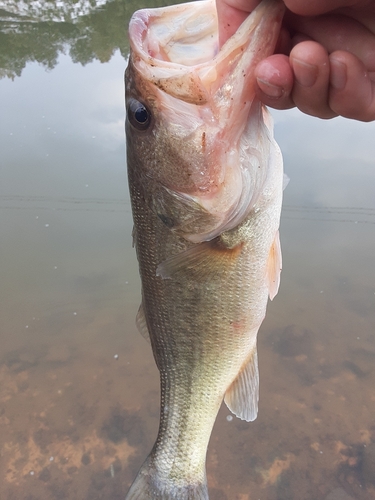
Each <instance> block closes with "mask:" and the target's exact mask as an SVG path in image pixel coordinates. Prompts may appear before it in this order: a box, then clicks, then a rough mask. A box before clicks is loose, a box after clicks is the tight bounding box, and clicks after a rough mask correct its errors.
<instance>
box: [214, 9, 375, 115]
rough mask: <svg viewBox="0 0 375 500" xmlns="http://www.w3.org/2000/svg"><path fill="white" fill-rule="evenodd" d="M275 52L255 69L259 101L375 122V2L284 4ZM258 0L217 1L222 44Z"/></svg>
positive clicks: (315, 113)
mask: <svg viewBox="0 0 375 500" xmlns="http://www.w3.org/2000/svg"><path fill="white" fill-rule="evenodd" d="M284 2H285V4H286V7H287V12H286V15H285V18H284V22H283V28H282V32H281V35H280V39H279V43H278V47H277V50H276V52H278V53H276V54H274V55H273V56H271V57H268V58H267V59H264V60H263V61H261V62H260V63H259V64H258V66H257V68H256V70H255V74H256V78H257V83H258V85H257V94H258V97H259V99H260V100H261V101H262V102H264V104H267V105H268V106H270V107H272V108H276V109H288V108H291V107H294V106H297V107H298V108H299V109H300V110H301V111H303V112H304V113H306V114H309V115H312V116H317V117H319V118H333V117H334V116H338V115H341V116H344V117H346V118H353V119H356V120H361V121H371V120H374V119H375V1H374V0H331V1H330V2H327V1H326V0H311V1H310V2H306V0H284ZM258 3H259V0H216V4H217V10H218V18H219V37H220V43H221V44H223V43H224V42H225V41H226V40H227V39H228V38H229V37H230V36H231V35H232V34H233V33H234V32H235V31H236V29H237V28H238V26H239V25H240V24H241V22H242V21H243V20H244V19H245V18H246V17H247V16H248V14H249V12H251V11H252V10H253V9H254V8H255V7H256V5H257V4H258Z"/></svg>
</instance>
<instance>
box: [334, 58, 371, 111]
mask: <svg viewBox="0 0 375 500" xmlns="http://www.w3.org/2000/svg"><path fill="white" fill-rule="evenodd" d="M329 60H330V69H331V76H330V82H331V91H330V94H329V106H330V107H331V109H332V110H334V111H335V112H336V113H337V114H339V115H342V116H345V117H346V118H352V119H355V120H361V121H371V120H375V82H374V81H373V80H371V75H369V73H368V72H367V71H366V68H365V66H364V64H363V63H362V61H360V60H359V59H358V58H357V57H355V56H354V55H353V54H350V53H349V52H344V51H337V52H333V53H332V54H331V55H330V57H329Z"/></svg>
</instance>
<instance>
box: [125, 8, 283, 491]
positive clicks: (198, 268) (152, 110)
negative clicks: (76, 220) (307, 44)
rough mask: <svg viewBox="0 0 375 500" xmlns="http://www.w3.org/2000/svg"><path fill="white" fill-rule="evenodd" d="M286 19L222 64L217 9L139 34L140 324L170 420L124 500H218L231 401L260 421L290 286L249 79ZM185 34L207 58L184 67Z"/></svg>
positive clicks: (136, 192) (247, 28) (135, 200)
mask: <svg viewBox="0 0 375 500" xmlns="http://www.w3.org/2000/svg"><path fill="white" fill-rule="evenodd" d="M282 13H283V9H282V7H281V4H280V3H279V2H278V1H276V0H264V1H263V2H262V4H261V5H260V6H259V7H258V9H257V10H256V12H254V13H253V14H252V16H251V18H249V20H247V21H245V23H244V25H243V26H242V27H241V28H240V30H239V31H238V32H237V34H236V35H234V37H232V39H231V40H230V41H229V43H227V44H226V46H224V48H223V49H222V50H221V51H220V52H219V54H218V55H216V56H215V50H216V47H215V44H211V45H209V43H208V40H209V39H210V38H212V36H211V35H213V34H214V35H215V36H216V33H217V26H216V13H215V5H214V2H212V1H208V2H207V1H203V2H193V3H190V4H182V5H179V6H174V7H169V8H165V9H153V10H147V11H140V12H137V13H136V14H135V15H134V17H133V19H132V22H131V25H130V38H131V46H132V51H131V56H130V61H129V65H128V68H127V71H126V102H127V114H128V118H127V123H126V132H127V162H128V176H129V187H130V193H131V202H132V211H133V218H134V243H135V247H136V251H137V256H138V261H139V269H140V275H141V280H142V305H141V307H140V310H139V312H138V315H137V324H138V327H139V329H140V330H141V332H142V333H143V334H144V335H145V336H147V337H149V339H150V342H151V345H152V349H153V354H154V358H155V361H156V364H157V366H158V369H159V372H160V384H161V412H160V426H159V432H158V437H157V440H156V443H155V445H154V447H153V449H152V451H151V453H150V455H149V457H148V458H147V459H146V462H145V463H144V465H143V466H142V468H141V470H140V472H139V473H138V476H137V478H136V480H135V481H134V483H133V485H132V487H131V489H130V491H129V493H128V495H127V497H126V499H127V500H135V499H139V500H140V499H142V500H147V499H156V500H158V499H160V500H161V499H163V500H177V499H179V500H184V499H190V500H196V499H201V500H205V499H208V491H207V482H206V472H205V457H206V450H207V446H208V441H209V438H210V434H211V431H212V427H213V425H214V422H215V419H216V415H217V412H218V410H219V408H220V405H221V402H222V400H223V397H224V395H225V401H226V403H227V405H228V406H229V408H230V409H231V410H232V411H233V412H234V413H235V414H236V415H237V416H239V417H240V418H242V419H245V420H248V421H250V420H254V419H255V418H256V413H257V403H258V384H259V377H258V367H257V352H256V337H257V332H258V329H259V326H260V324H261V322H262V320H263V318H264V315H265V311H266V304H267V300H268V296H271V298H273V296H274V295H275V294H276V293H277V290H278V284H279V274H280V269H281V253H280V246H279V239H278V227H279V218H280V210H281V198H282V176H283V174H282V159H281V154H280V151H279V149H278V147H277V145H276V143H275V141H274V139H273V135H272V124H271V121H270V118H269V116H268V114H267V111H266V110H264V109H263V107H262V105H261V104H260V103H259V102H258V101H257V100H256V99H255V96H254V90H253V85H252V82H253V75H252V71H253V68H254V67H255V65H256V63H257V62H258V60H260V58H263V57H265V56H267V55H268V54H271V53H272V52H273V49H274V45H275V43H276V39H277V35H278V31H279V28H280V23H281V18H282ZM171 19H172V20H173V22H171V21H170V20H171ZM197 19H198V21H196V20H197ZM153 23H154V24H155V25H156V30H155V33H156V35H157V36H159V37H161V39H162V40H163V42H160V43H159V44H158V43H157V37H156V35H155V37H156V38H153V36H154V34H153V32H152V24H153ZM179 23H180V24H179ZM164 26H174V28H170V31H168V29H169V28H167V29H164ZM173 29H175V30H176V32H177V35H176V34H175V33H174V32H173ZM194 30H195V31H194ZM241 30H242V31H241ZM146 31H147V34H146ZM187 32H188V33H189V36H190V38H192V39H194V36H195V37H196V38H197V39H198V40H199V39H201V40H203V42H202V43H203V45H202V46H201V47H203V46H205V47H207V48H205V49H204V51H203V49H202V50H198V51H197V50H196V51H195V53H194V54H193V55H191V53H190V55H189V54H188V56H185V55H184V54H185V52H184V50H182V51H179V50H180V49H179V48H178V47H177V48H176V45H178V44H179V43H180V41H181V40H182V42H181V44H182V45H183V39H184V36H185V37H186V33H187ZM202 32H203V33H206V35H204V36H203V35H202V36H201V38H199V33H202ZM250 34H252V36H251V37H250ZM147 37H149V38H147ZM250 38H251V39H252V42H251V43H250V44H249V41H248V40H249V39H250ZM163 43H164V45H163ZM197 43H198V44H199V41H198V42H197ZM210 43H211V42H210ZM189 50H190V49H189ZM201 52H204V53H203V54H201ZM181 54H182V55H181ZM185 57H186V60H185ZM192 61H193V63H192ZM187 62H188V63H189V64H187ZM240 77H241V78H240Z"/></svg>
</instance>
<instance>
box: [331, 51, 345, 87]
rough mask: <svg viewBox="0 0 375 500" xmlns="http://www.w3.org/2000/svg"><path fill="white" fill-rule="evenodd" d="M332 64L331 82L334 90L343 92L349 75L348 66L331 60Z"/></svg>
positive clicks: (333, 59)
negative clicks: (347, 72)
mask: <svg viewBox="0 0 375 500" xmlns="http://www.w3.org/2000/svg"><path fill="white" fill-rule="evenodd" d="M330 64H331V75H330V82H331V85H332V87H333V88H334V89H336V90H343V89H344V88H345V85H346V80H347V74H346V64H344V63H343V62H341V61H339V60H337V59H335V58H333V57H332V58H330Z"/></svg>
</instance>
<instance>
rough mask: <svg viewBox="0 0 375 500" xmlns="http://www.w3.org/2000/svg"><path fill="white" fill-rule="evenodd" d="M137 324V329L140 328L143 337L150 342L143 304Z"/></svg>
mask: <svg viewBox="0 0 375 500" xmlns="http://www.w3.org/2000/svg"><path fill="white" fill-rule="evenodd" d="M135 324H136V325H137V328H138V330H139V332H140V334H141V335H142V337H144V338H145V339H146V340H148V341H149V342H150V334H149V331H148V327H147V322H146V316H145V311H144V308H143V303H141V305H140V306H139V309H138V312H137V316H136V318H135Z"/></svg>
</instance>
